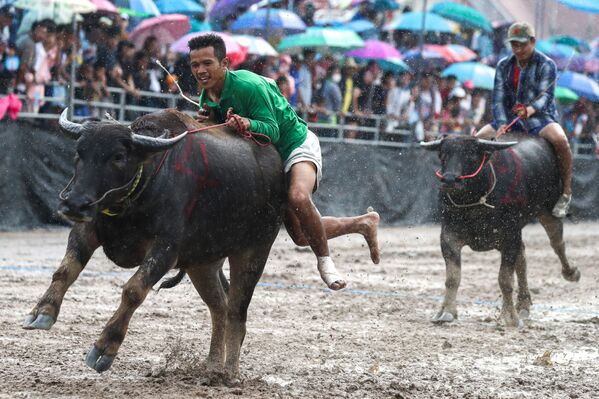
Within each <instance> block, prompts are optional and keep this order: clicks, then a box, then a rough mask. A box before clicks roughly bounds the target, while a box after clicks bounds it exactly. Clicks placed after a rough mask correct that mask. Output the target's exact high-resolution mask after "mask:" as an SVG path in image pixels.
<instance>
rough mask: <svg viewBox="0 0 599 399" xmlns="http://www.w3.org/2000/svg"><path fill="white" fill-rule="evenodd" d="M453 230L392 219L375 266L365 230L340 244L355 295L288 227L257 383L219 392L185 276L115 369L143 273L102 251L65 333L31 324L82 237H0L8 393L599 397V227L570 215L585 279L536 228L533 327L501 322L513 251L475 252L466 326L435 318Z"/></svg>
mask: <svg viewBox="0 0 599 399" xmlns="http://www.w3.org/2000/svg"><path fill="white" fill-rule="evenodd" d="M439 230H440V227H439V226H419V227H414V228H408V227H401V228H381V230H380V237H379V238H380V241H381V247H382V252H383V258H382V262H381V264H380V265H373V264H371V263H370V260H369V257H368V251H367V248H366V247H365V244H364V242H363V240H362V239H361V238H360V237H358V236H355V237H354V236H352V237H343V238H338V239H335V240H332V241H331V248H332V252H333V256H334V257H335V259H336V262H337V266H338V268H339V270H341V271H343V272H344V273H347V275H348V276H347V280H348V289H346V290H345V291H343V292H338V293H332V292H330V291H328V290H325V289H323V288H322V287H323V284H322V283H321V281H320V278H319V277H318V274H317V271H316V265H315V261H314V259H313V255H312V254H311V252H310V251H307V250H305V249H300V248H296V247H295V246H294V245H293V244H292V242H291V240H290V239H289V238H288V236H287V235H286V234H285V233H284V232H281V234H280V235H279V237H278V239H277V241H276V243H275V245H274V248H273V251H272V252H271V256H270V260H269V263H268V264H267V266H266V271H265V274H264V276H263V278H262V280H261V283H260V285H259V287H258V288H257V289H256V292H255V294H254V299H253V301H252V304H251V305H250V309H249V315H248V325H247V328H248V331H247V335H246V339H245V342H244V345H243V348H242V355H241V373H242V380H243V381H242V383H241V385H239V386H236V387H224V386H210V385H208V380H207V379H206V378H205V375H203V369H202V365H201V361H202V360H203V358H204V356H205V355H206V354H207V352H208V345H209V337H210V336H209V334H210V318H209V314H208V310H207V308H206V306H205V305H204V304H203V302H202V301H201V299H200V298H199V296H198V294H197V293H196V292H195V290H194V289H193V287H192V285H191V283H190V282H189V280H188V279H187V278H186V279H185V280H183V282H182V283H181V284H180V285H179V286H177V287H175V288H173V289H171V290H162V291H160V292H159V293H151V294H150V295H148V298H147V299H146V301H145V302H144V304H143V305H142V306H141V307H140V308H139V309H138V311H137V312H136V313H135V315H134V316H133V319H132V321H131V324H130V328H129V332H128V335H127V337H126V339H125V341H124V343H123V345H122V346H121V349H120V352H119V355H118V356H117V358H116V360H115V362H114V364H113V366H112V368H111V369H110V370H109V371H107V372H105V373H103V374H101V375H100V374H97V373H96V372H95V371H93V370H91V369H89V368H87V367H86V366H85V364H84V361H83V360H84V357H85V353H86V352H87V349H88V348H89V346H90V345H91V344H92V343H93V342H94V341H95V339H96V338H97V336H98V335H99V333H100V332H101V330H102V328H103V326H104V324H105V323H106V321H107V320H108V319H109V318H110V316H111V315H112V314H113V312H114V310H115V309H116V307H117V305H118V302H119V300H120V295H121V286H122V285H123V283H124V282H125V281H126V280H127V278H128V276H130V275H131V274H132V272H131V271H130V270H124V269H119V268H117V267H116V266H114V265H113V264H112V263H111V262H109V261H108V260H107V259H106V258H105V257H104V255H103V253H102V252H101V251H98V252H97V253H96V255H95V256H94V257H93V258H92V260H91V262H90V263H89V264H88V267H87V268H86V270H85V271H84V272H83V273H82V275H81V276H80V277H79V280H78V281H76V282H75V284H74V285H73V286H72V287H71V289H70V290H69V292H68V293H67V295H66V297H65V300H64V302H63V306H62V311H61V314H60V316H59V319H58V321H57V323H56V324H55V325H54V327H53V328H52V330H50V331H26V330H23V329H21V327H20V326H21V323H22V321H23V319H24V316H25V315H26V314H27V313H28V312H29V311H30V310H31V308H32V307H33V306H34V305H35V303H36V301H37V299H38V298H39V297H40V296H41V295H42V294H43V292H44V291H45V289H46V288H47V286H48V285H49V283H50V280H51V274H52V272H53V271H54V269H55V268H56V267H57V266H58V264H59V262H60V260H61V258H62V255H63V253H64V248H65V245H66V237H67V234H68V231H67V230H63V229H60V230H52V231H45V230H39V231H33V232H21V233H0V270H1V271H2V273H1V274H0V307H1V309H2V317H1V318H0V328H1V334H0V359H1V360H2V367H1V368H0V397H6V398H38V397H52V398H71V397H72V398H75V397H93V398H96V397H97V398H104V397H105V398H120V397H152V398H154V397H168V398H183V397H185V398H188V397H205V398H231V397H242V398H325V397H330V398H341V397H348V398H593V397H595V398H596V397H597V395H599V394H598V393H597V391H598V390H599V382H598V381H599V298H598V295H599V288H598V284H597V283H598V281H599V268H598V267H597V266H598V265H597V258H598V255H599V224H597V223H595V224H593V223H580V224H577V225H573V224H567V225H566V228H565V236H566V242H567V253H568V255H569V258H570V261H571V264H572V265H573V266H578V267H579V268H580V270H581V272H582V278H581V281H580V282H579V283H569V282H566V281H565V280H563V279H562V277H561V274H560V265H559V262H558V260H557V257H556V256H555V255H554V254H553V251H552V250H551V248H550V247H549V242H548V239H547V238H546V236H545V234H544V232H543V230H542V228H541V227H540V226H539V225H533V226H529V227H527V228H526V229H525V230H524V240H525V244H526V251H527V260H528V271H529V272H528V273H529V286H530V289H531V293H532V296H533V303H534V306H533V308H532V311H531V320H530V321H529V322H528V323H527V325H526V327H525V328H523V329H513V328H504V327H501V326H500V325H498V323H497V320H496V318H497V316H498V314H499V308H498V306H499V304H500V303H501V298H500V291H499V287H498V284H497V272H498V269H499V253H497V252H486V253H475V252H472V251H470V250H469V249H465V250H464V251H463V273H462V284H461V286H460V290H459V292H458V311H459V320H458V321H457V322H455V323H454V324H452V325H444V326H436V325H433V324H431V323H430V321H429V320H430V318H431V316H432V315H433V313H434V312H435V311H436V310H438V308H439V306H440V303H441V300H442V295H443V291H444V276H445V266H444V263H443V260H442V258H441V254H440V249H439V243H438V236H439Z"/></svg>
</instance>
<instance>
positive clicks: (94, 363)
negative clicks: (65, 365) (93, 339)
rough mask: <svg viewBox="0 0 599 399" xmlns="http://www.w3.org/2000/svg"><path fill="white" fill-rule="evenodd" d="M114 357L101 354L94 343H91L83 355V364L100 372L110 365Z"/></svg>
mask: <svg viewBox="0 0 599 399" xmlns="http://www.w3.org/2000/svg"><path fill="white" fill-rule="evenodd" d="M114 358H115V357H114V356H110V355H103V354H102V353H101V352H100V351H99V350H98V349H97V348H96V346H95V345H92V347H91V348H90V349H89V352H87V356H86V357H85V364H87V365H88V366H89V367H91V368H92V369H94V370H96V371H97V372H98V373H102V372H104V371H106V370H108V369H109V368H110V366H112V362H113V361H114Z"/></svg>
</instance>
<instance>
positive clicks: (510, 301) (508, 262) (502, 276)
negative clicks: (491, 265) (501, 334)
mask: <svg viewBox="0 0 599 399" xmlns="http://www.w3.org/2000/svg"><path fill="white" fill-rule="evenodd" d="M516 238H517V240H516ZM512 248H517V249H516V250H512ZM521 248H522V240H521V237H515V240H513V241H510V242H509V243H508V244H507V245H506V246H505V247H504V248H503V249H502V251H501V266H500V267H499V278H498V280H499V288H500V289H501V294H502V296H503V305H502V307H501V318H502V319H503V321H504V322H505V324H506V325H507V326H510V327H518V326H519V325H520V320H519V319H518V315H517V314H516V308H515V307H514V298H513V292H514V269H515V266H516V262H517V259H518V256H519V254H520V253H521V252H522V251H521Z"/></svg>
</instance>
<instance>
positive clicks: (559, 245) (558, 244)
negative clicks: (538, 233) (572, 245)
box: [539, 214, 580, 281]
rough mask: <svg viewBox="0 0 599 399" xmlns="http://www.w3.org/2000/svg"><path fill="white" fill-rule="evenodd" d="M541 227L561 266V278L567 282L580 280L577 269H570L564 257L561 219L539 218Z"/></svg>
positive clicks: (564, 249)
mask: <svg viewBox="0 0 599 399" xmlns="http://www.w3.org/2000/svg"><path fill="white" fill-rule="evenodd" d="M539 221H540V222H541V225H543V227H544V228H545V232H547V236H548V237H549V242H550V243H551V247H552V248H553V251H554V252H555V253H556V255H557V256H558V258H559V261H560V262H561V264H562V276H563V277H564V279H566V280H568V281H578V280H580V270H578V268H577V267H571V266H570V262H568V258H567V257H566V243H565V242H564V224H563V222H562V220H561V219H558V218H556V217H553V216H552V215H549V214H547V215H542V216H541V217H539Z"/></svg>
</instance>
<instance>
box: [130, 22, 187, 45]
mask: <svg viewBox="0 0 599 399" xmlns="http://www.w3.org/2000/svg"><path fill="white" fill-rule="evenodd" d="M190 28H191V25H190V24H189V17H188V16H186V15H182V14H165V15H161V16H159V17H154V18H149V19H146V20H144V21H142V23H140V24H139V25H137V27H136V28H135V29H134V30H133V32H131V33H130V34H129V39H130V40H131V41H132V42H133V43H135V45H136V46H138V47H140V46H141V45H142V44H143V42H144V41H145V40H146V38H147V37H148V36H156V38H157V39H158V42H159V43H160V45H161V46H163V45H170V44H171V43H173V42H174V41H175V40H177V39H179V38H180V37H181V36H183V35H184V34H186V33H187V32H189V29H190Z"/></svg>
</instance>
